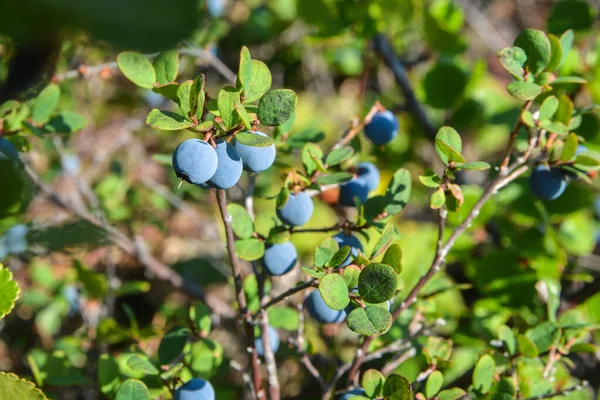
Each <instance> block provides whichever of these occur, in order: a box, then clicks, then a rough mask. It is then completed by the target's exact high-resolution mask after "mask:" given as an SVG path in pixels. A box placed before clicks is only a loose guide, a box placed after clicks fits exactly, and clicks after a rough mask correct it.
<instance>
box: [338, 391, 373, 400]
mask: <svg viewBox="0 0 600 400" xmlns="http://www.w3.org/2000/svg"><path fill="white" fill-rule="evenodd" d="M354 396H365V397H366V396H367V394H366V393H365V391H364V390H362V389H352V390H349V391H347V392H346V393H344V394H343V395H342V397H340V400H350V399H351V398H353V397H354Z"/></svg>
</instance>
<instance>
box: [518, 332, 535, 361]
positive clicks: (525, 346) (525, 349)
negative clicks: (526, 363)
mask: <svg viewBox="0 0 600 400" xmlns="http://www.w3.org/2000/svg"><path fill="white" fill-rule="evenodd" d="M517 343H518V344H519V351H520V352H521V354H523V355H524V356H525V357H531V358H535V357H537V356H538V355H539V354H540V352H539V351H538V349H537V347H536V346H535V343H533V341H532V340H531V339H529V338H528V337H527V336H525V335H517Z"/></svg>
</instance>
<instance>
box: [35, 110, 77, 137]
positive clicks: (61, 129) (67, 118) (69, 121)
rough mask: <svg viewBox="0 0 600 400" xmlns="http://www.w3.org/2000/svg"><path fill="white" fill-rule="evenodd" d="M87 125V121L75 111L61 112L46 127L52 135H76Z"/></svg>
mask: <svg viewBox="0 0 600 400" xmlns="http://www.w3.org/2000/svg"><path fill="white" fill-rule="evenodd" d="M86 125H87V119H85V117H84V116H83V115H81V114H79V113H76V112H74V111H69V110H65V111H61V112H59V113H58V114H57V115H55V116H54V117H52V118H50V121H48V123H47V124H46V125H45V126H44V128H45V129H46V130H47V131H48V132H52V133H74V132H77V131H80V130H82V129H83V128H85V126H86Z"/></svg>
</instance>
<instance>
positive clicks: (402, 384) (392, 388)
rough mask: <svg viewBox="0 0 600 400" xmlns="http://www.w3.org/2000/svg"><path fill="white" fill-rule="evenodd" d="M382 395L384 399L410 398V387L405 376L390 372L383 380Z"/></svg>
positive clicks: (407, 399)
mask: <svg viewBox="0 0 600 400" xmlns="http://www.w3.org/2000/svg"><path fill="white" fill-rule="evenodd" d="M383 396H384V397H385V399H386V400H410V399H411V398H412V387H411V386H410V382H409V381H408V379H406V378H405V377H403V376H401V375H398V374H392V375H390V376H388V377H387V379H386V380H385V385H384V386H383Z"/></svg>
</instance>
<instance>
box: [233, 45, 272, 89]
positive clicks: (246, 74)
mask: <svg viewBox="0 0 600 400" xmlns="http://www.w3.org/2000/svg"><path fill="white" fill-rule="evenodd" d="M238 79H239V81H240V83H241V84H242V87H243V88H244V96H247V95H248V88H249V85H250V83H251V81H252V57H251V56H250V50H248V48H247V47H246V46H243V47H242V50H241V51H240V69H239V71H238ZM269 86H270V85H269Z"/></svg>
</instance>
